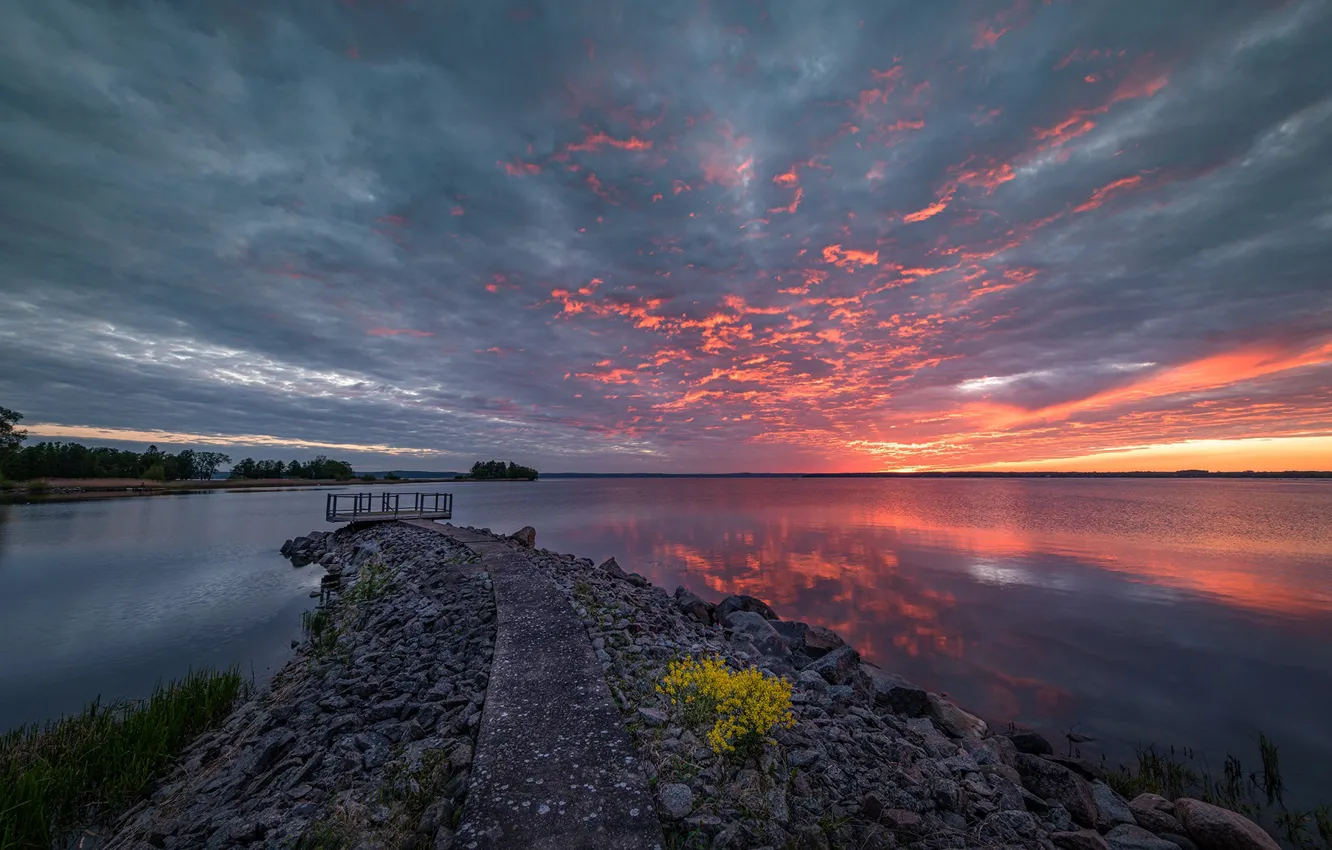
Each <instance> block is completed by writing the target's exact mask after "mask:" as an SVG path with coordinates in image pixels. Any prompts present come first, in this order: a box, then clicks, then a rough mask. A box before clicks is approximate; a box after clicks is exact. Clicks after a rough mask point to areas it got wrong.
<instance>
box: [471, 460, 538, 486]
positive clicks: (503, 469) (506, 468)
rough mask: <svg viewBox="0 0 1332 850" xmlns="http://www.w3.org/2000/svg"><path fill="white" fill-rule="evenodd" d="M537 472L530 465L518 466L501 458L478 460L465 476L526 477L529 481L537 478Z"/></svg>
mask: <svg viewBox="0 0 1332 850" xmlns="http://www.w3.org/2000/svg"><path fill="white" fill-rule="evenodd" d="M537 475H539V473H538V472H537V471H536V470H535V469H533V468H532V467H530V466H519V465H518V464H516V463H514V462H513V461H509V462H508V463H507V464H506V463H505V462H504V461H502V460H487V461H482V460H478V461H477V462H476V463H474V464H472V471H471V472H469V473H468V474H467V475H466V476H463V477H465V478H476V479H481V480H494V479H519V480H522V479H526V480H529V481H535V480H537Z"/></svg>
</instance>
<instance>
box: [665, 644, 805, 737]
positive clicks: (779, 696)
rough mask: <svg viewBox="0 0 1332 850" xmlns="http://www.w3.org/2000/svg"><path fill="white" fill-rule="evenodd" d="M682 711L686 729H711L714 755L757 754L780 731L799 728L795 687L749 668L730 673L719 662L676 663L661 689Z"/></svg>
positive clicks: (688, 661)
mask: <svg viewBox="0 0 1332 850" xmlns="http://www.w3.org/2000/svg"><path fill="white" fill-rule="evenodd" d="M657 690H658V691H659V692H660V693H663V694H665V695H666V696H667V697H669V698H670V700H671V705H673V706H676V707H677V708H679V709H680V711H681V713H682V714H683V715H684V721H685V723H687V724H689V725H690V726H694V727H696V728H701V727H703V726H707V725H711V727H712V728H711V729H709V730H708V743H709V744H710V745H711V746H712V749H713V752H715V753H717V754H718V755H721V754H722V753H730V752H734V751H735V750H736V749H737V747H739V748H740V749H741V750H746V751H752V750H753V749H755V748H756V747H757V746H758V745H760V744H762V743H763V740H764V737H765V736H766V735H767V734H768V732H769V731H771V730H772V729H773V727H775V726H785V727H787V728H790V727H791V726H794V725H795V717H794V716H792V714H791V683H790V682H787V681H785V680H784V679H778V678H776V677H773V676H768V675H765V674H764V673H763V671H761V670H758V669H756V668H753V667H750V668H747V669H745V670H731V669H730V668H729V667H727V666H726V663H725V662H724V661H722V660H721V659H720V658H707V659H704V660H703V661H702V662H699V661H695V660H694V659H693V658H685V659H683V660H680V661H672V662H671V665H670V669H669V670H668V671H667V673H666V677H665V678H664V679H662V681H661V684H660V685H658V686H657Z"/></svg>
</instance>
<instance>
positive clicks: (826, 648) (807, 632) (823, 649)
mask: <svg viewBox="0 0 1332 850" xmlns="http://www.w3.org/2000/svg"><path fill="white" fill-rule="evenodd" d="M772 625H773V626H774V627H775V628H776V629H777V632H778V633H779V634H780V635H781V636H782V637H784V638H786V641H787V643H789V644H790V645H791V648H792V649H793V650H796V651H799V652H803V653H804V654H806V655H808V656H809V657H810V658H811V659H814V658H820V657H822V656H824V655H827V654H828V653H829V652H832V651H833V650H834V649H837V648H838V647H839V646H845V645H846V644H845V642H844V641H843V640H842V639H841V638H840V637H839V636H838V635H837V633H836V632H834V631H832V630H831V629H825V628H824V627H823V626H816V625H810V624H809V623H802V622H800V621H798V620H773V623H772Z"/></svg>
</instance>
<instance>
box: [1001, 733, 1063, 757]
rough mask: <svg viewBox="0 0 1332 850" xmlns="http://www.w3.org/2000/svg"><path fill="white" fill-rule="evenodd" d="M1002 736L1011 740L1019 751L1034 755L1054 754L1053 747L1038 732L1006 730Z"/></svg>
mask: <svg viewBox="0 0 1332 850" xmlns="http://www.w3.org/2000/svg"><path fill="white" fill-rule="evenodd" d="M1004 737H1005V738H1007V739H1008V740H1010V741H1012V742H1013V746H1014V747H1015V748H1016V749H1017V751H1018V752H1020V753H1031V754H1032V755H1034V756H1047V755H1054V747H1053V746H1052V745H1051V744H1050V742H1049V741H1048V740H1047V739H1046V737H1045V736H1044V735H1042V734H1041V733H1039V732H1033V731H1031V730H1030V729H1021V730H1018V731H1017V732H1006V733H1004Z"/></svg>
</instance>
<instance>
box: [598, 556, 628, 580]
mask: <svg viewBox="0 0 1332 850" xmlns="http://www.w3.org/2000/svg"><path fill="white" fill-rule="evenodd" d="M598 569H600V570H601V571H602V572H604V573H610V574H611V575H613V576H615V577H616V578H618V579H622V580H625V581H627V580H628V579H629V576H628V575H626V574H625V572H624V570H622V569H620V564H619V562H617V561H616V560H615V559H614V558H607V559H606V560H604V561H602V562H601V566H600V567H598Z"/></svg>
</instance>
